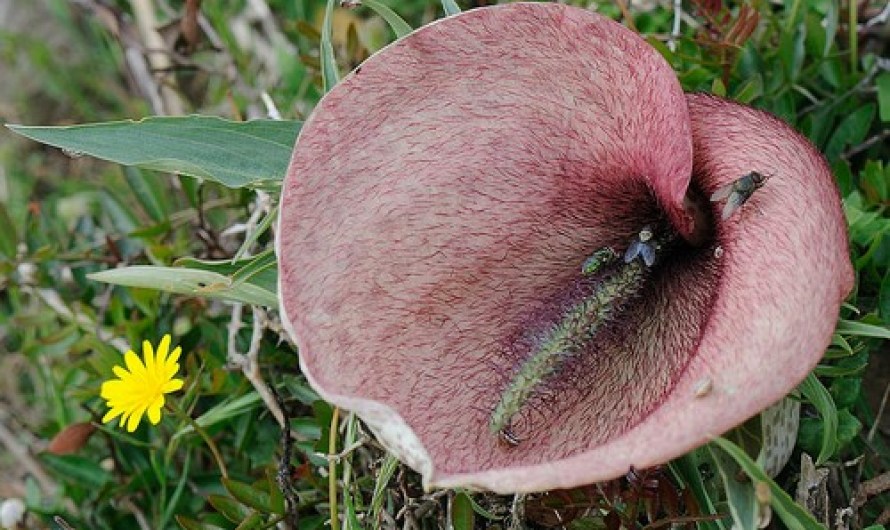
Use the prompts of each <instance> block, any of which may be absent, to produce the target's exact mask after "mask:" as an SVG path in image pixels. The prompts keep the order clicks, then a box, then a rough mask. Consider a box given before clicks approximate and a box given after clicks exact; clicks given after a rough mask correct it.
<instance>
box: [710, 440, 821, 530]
mask: <svg viewBox="0 0 890 530" xmlns="http://www.w3.org/2000/svg"><path fill="white" fill-rule="evenodd" d="M711 443H713V444H716V445H717V446H719V447H720V448H721V449H723V450H724V451H726V452H727V453H729V456H731V457H732V458H733V459H735V461H736V462H737V463H738V464H739V466H740V467H741V468H742V470H744V472H745V474H747V475H748V476H749V477H751V480H754V481H758V482H764V483H766V484H767V485H768V486H769V490H770V505H772V507H773V510H775V512H776V514H778V516H779V518H780V519H782V522H783V523H785V527H786V528H789V529H791V530H825V529H824V527H823V526H822V525H821V524H819V523H818V522H817V521H816V519H814V518H813V516H812V515H811V514H810V512H808V511H806V510H805V509H804V508H803V507H802V506H800V505H799V504H797V503H796V502H794V500H792V499H791V497H790V496H789V495H788V494H787V493H785V490H783V489H782V488H780V487H779V486H778V485H777V484H776V483H775V482H773V479H771V478H769V476H768V475H767V474H766V473H765V472H764V471H763V469H761V468H760V467H758V466H757V464H755V463H754V461H753V460H751V457H749V456H748V455H747V454H745V451H743V450H742V448H741V447H739V446H737V445H736V444H734V443H732V442H730V441H729V440H727V439H725V438H721V437H717V438H714V441H713V442H711Z"/></svg>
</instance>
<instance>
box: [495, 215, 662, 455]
mask: <svg viewBox="0 0 890 530" xmlns="http://www.w3.org/2000/svg"><path fill="white" fill-rule="evenodd" d="M677 239H678V235H677V233H676V232H675V231H674V230H673V229H672V228H670V227H668V226H664V227H661V228H660V229H659V230H658V231H657V232H656V230H654V229H653V228H652V227H651V226H649V225H647V226H645V227H643V229H642V230H640V231H639V233H638V234H637V235H636V236H635V237H634V238H633V240H632V241H631V242H630V244H629V245H628V246H627V249H626V251H625V252H624V254H623V257H621V256H619V254H618V253H617V252H616V251H615V250H614V249H613V248H612V247H609V246H606V247H603V248H600V249H597V250H596V251H594V252H593V253H592V254H591V255H590V257H588V258H587V259H586V260H585V261H584V263H583V264H582V266H581V274H580V276H579V277H578V278H576V279H575V280H574V281H573V282H572V283H571V285H570V288H569V290H568V293H565V294H564V295H563V296H564V297H565V300H564V302H562V303H561V304H559V305H558V306H556V307H559V308H560V309H559V311H557V312H555V315H554V316H553V317H552V319H547V318H546V317H545V318H544V320H543V322H539V323H538V324H537V329H538V330H540V332H539V333H537V334H532V337H531V338H530V340H529V337H528V335H526V336H525V337H522V339H521V340H520V342H521V343H524V344H531V345H532V349H531V351H530V353H528V355H527V358H526V360H525V361H524V362H522V363H521V364H520V365H519V367H518V368H517V369H516V370H515V372H514V374H513V375H512V377H511V379H510V380H509V381H508V382H507V384H506V387H505V389H504V391H503V393H502V394H501V397H500V399H499V400H498V402H497V404H496V405H495V407H494V410H493V411H492V414H491V420H490V422H489V430H490V431H491V433H492V434H496V435H497V436H498V437H499V439H500V440H501V441H502V442H503V445H504V446H506V447H516V446H517V445H519V444H520V443H521V442H522V440H523V435H522V434H520V433H517V432H516V430H515V429H516V428H515V427H514V420H515V418H516V417H517V416H519V415H521V414H522V412H523V411H524V409H526V408H531V409H534V408H535V407H538V408H539V409H540V408H541V407H542V405H544V404H545V403H546V402H547V401H548V400H547V395H548V393H553V392H558V387H559V385H560V379H561V376H562V375H564V374H563V373H562V372H563V371H564V370H565V369H566V368H567V365H570V364H571V361H572V360H573V359H574V358H575V357H577V356H578V355H584V354H590V355H596V354H597V352H596V350H597V340H598V339H599V338H601V337H604V336H607V335H608V334H609V333H610V331H612V330H613V328H615V327H616V326H620V325H621V322H620V319H621V316H622V313H623V310H624V309H625V308H626V307H627V306H628V305H630V304H632V303H634V301H635V300H637V299H639V298H640V297H641V296H642V295H643V294H644V292H645V291H646V289H647V288H650V287H651V285H650V279H651V276H652V274H653V272H654V271H653V270H652V269H653V267H655V266H656V263H657V262H658V261H659V260H660V259H661V258H663V257H664V256H665V255H666V253H668V252H669V251H670V249H671V247H673V246H674V243H675V242H676V241H677ZM533 329H534V328H533ZM519 347H520V348H521V347H522V346H521V345H520V346H519ZM525 419H526V420H527V423H528V422H531V421H533V420H532V419H531V418H530V417H528V416H526V417H525ZM525 427H526V428H529V426H528V425H526V426H525Z"/></svg>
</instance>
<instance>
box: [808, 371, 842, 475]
mask: <svg viewBox="0 0 890 530" xmlns="http://www.w3.org/2000/svg"><path fill="white" fill-rule="evenodd" d="M798 388H799V389H800V391H801V393H802V394H803V395H804V396H805V397H806V398H807V399H808V400H809V401H810V403H812V404H813V406H814V407H816V410H818V411H819V415H820V416H821V417H822V447H821V448H820V449H819V456H818V458H816V465H817V466H821V465H822V464H824V463H825V462H827V461H828V459H829V458H831V457H832V455H834V453H835V451H837V426H838V417H837V407H836V406H835V404H834V399H832V397H831V394H829V393H828V390H827V389H826V388H825V387H824V386H823V385H822V383H821V382H820V381H819V379H817V378H816V376H815V375H814V374H812V373H810V374H809V375H808V376H807V378H806V379H804V380H803V382H802V383H801V384H800V386H799V387H798Z"/></svg>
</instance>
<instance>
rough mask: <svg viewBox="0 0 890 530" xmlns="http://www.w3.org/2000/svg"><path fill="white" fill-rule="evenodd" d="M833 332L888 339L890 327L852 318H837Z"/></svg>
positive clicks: (889, 337)
mask: <svg viewBox="0 0 890 530" xmlns="http://www.w3.org/2000/svg"><path fill="white" fill-rule="evenodd" d="M835 332H837V333H843V334H844V335H855V336H857V337H872V338H876V339H888V340H890V329H887V328H885V327H883V326H875V325H873V324H866V323H865V322H855V321H852V320H843V319H842V320H839V321H838V323H837V328H835Z"/></svg>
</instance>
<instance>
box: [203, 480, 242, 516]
mask: <svg viewBox="0 0 890 530" xmlns="http://www.w3.org/2000/svg"><path fill="white" fill-rule="evenodd" d="M223 480H225V479H223ZM207 502H209V503H210V505H211V506H213V507H214V508H215V509H216V511H218V512H219V513H221V514H222V516H223V517H225V518H226V519H228V520H229V521H232V522H233V523H240V522H241V521H243V520H244V519H245V518H246V517H247V516H248V515H250V510H249V509H248V508H247V507H246V506H244V505H242V504H241V503H240V502H238V501H236V500H234V499H230V498H228V497H226V496H225V495H216V494H211V495H208V496H207Z"/></svg>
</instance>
